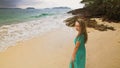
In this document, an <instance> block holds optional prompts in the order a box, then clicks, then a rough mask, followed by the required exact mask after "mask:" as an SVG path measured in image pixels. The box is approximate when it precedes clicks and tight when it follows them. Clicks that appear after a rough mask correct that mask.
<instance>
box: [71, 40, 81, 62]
mask: <svg viewBox="0 0 120 68" xmlns="http://www.w3.org/2000/svg"><path fill="white" fill-rule="evenodd" d="M79 46H80V42H79V41H76V46H75V48H74V50H73V54H72V60H73V61H74V59H75V55H76V53H77V51H78V48H79Z"/></svg>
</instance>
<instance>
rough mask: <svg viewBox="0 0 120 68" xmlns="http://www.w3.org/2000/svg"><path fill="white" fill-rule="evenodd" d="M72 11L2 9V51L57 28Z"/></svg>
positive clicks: (0, 10) (0, 37) (0, 15)
mask: <svg viewBox="0 0 120 68" xmlns="http://www.w3.org/2000/svg"><path fill="white" fill-rule="evenodd" d="M69 10H71V9H0V51H4V50H6V49H7V48H8V47H10V46H11V45H14V44H15V43H17V42H18V41H21V40H25V39H29V38H32V37H34V36H36V35H40V34H42V33H45V32H47V31H51V30H52V29H56V28H63V27H64V26H65V24H64V23H63V20H64V19H66V18H67V17H68V16H71V15H70V14H67V13H66V12H68V11H69Z"/></svg>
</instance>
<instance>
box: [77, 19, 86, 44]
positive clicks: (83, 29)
mask: <svg viewBox="0 0 120 68" xmlns="http://www.w3.org/2000/svg"><path fill="white" fill-rule="evenodd" d="M76 21H77V22H78V23H79V24H80V27H81V33H80V34H78V35H77V37H78V36H79V35H81V34H84V43H86V42H87V40H88V34H87V29H86V23H85V22H84V20H83V19H80V18H78V19H76Z"/></svg>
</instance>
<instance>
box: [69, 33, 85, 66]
mask: <svg viewBox="0 0 120 68" xmlns="http://www.w3.org/2000/svg"><path fill="white" fill-rule="evenodd" d="M76 41H79V42H80V46H79V48H78V50H77V53H76V56H75V60H74V62H72V60H71V59H70V64H69V68H85V64H86V48H85V43H84V34H81V35H80V36H78V38H75V39H74V44H76Z"/></svg>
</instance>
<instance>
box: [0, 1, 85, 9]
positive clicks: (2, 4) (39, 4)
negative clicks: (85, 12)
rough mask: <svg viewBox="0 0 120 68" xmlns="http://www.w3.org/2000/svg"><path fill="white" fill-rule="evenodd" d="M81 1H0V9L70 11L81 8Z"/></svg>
mask: <svg viewBox="0 0 120 68" xmlns="http://www.w3.org/2000/svg"><path fill="white" fill-rule="evenodd" d="M80 1H81V0H0V8H26V7H34V8H52V7H70V8H72V9H77V8H82V7H83V6H84V4H81V3H80Z"/></svg>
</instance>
